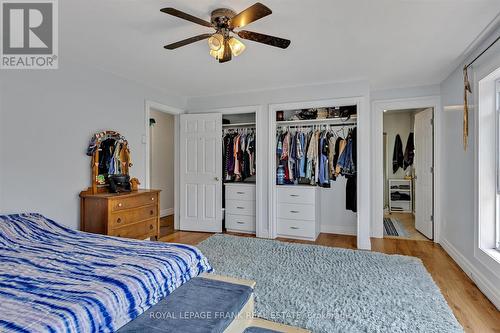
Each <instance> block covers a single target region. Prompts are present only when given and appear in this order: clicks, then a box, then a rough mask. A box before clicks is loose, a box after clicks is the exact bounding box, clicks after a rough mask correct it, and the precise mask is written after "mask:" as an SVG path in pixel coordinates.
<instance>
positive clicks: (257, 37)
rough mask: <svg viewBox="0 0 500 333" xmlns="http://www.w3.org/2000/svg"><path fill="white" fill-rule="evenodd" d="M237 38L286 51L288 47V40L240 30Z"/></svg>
mask: <svg viewBox="0 0 500 333" xmlns="http://www.w3.org/2000/svg"><path fill="white" fill-rule="evenodd" d="M238 36H240V37H241V38H243V39H248V40H252V41H254V42H258V43H263V44H267V45H271V46H275V47H279V48H282V49H286V48H287V47H288V46H289V45H290V43H291V42H290V41H289V40H288V39H284V38H279V37H274V36H269V35H264V34H259V33H257V32H252V31H247V30H242V31H240V32H238Z"/></svg>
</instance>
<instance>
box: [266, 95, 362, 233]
mask: <svg viewBox="0 0 500 333" xmlns="http://www.w3.org/2000/svg"><path fill="white" fill-rule="evenodd" d="M304 106H305V105H304ZM357 109H358V106H357V105H321V106H315V107H314V108H312V107H309V108H294V109H281V110H277V111H275V114H273V115H271V116H274V117H275V120H274V119H273V121H274V124H275V128H274V130H275V133H270V134H271V135H272V136H273V137H275V140H274V146H273V150H274V166H273V170H275V172H274V175H275V179H274V186H273V192H274V193H273V200H274V202H275V204H274V209H273V212H274V214H273V216H274V217H275V219H274V227H275V230H274V233H275V235H276V236H277V237H283V238H296V239H303V240H311V241H314V240H316V239H317V238H318V236H319V235H320V233H335V234H348V235H356V233H357V219H358V216H357V211H358V205H357V204H358V185H359V184H358V181H357V178H358V174H357V166H358V164H357V150H358V142H357V111H358V110H357Z"/></svg>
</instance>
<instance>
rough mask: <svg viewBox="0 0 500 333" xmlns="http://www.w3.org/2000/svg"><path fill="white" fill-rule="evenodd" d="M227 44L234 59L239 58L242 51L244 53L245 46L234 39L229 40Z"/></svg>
mask: <svg viewBox="0 0 500 333" xmlns="http://www.w3.org/2000/svg"><path fill="white" fill-rule="evenodd" d="M228 43H229V47H230V48H231V52H232V53H233V55H234V56H235V57H237V56H239V55H240V54H242V53H243V51H245V48H246V46H245V44H243V43H242V42H240V41H239V40H237V39H236V38H234V37H231V38H229V40H228Z"/></svg>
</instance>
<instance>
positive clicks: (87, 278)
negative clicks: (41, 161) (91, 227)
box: [0, 214, 212, 332]
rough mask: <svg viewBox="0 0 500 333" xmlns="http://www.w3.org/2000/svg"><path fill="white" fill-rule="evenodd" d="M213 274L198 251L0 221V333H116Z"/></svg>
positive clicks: (26, 219)
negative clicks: (181, 289)
mask: <svg viewBox="0 0 500 333" xmlns="http://www.w3.org/2000/svg"><path fill="white" fill-rule="evenodd" d="M210 271H212V268H211V267H210V264H209V263H208V260H207V258H206V257H205V256H204V255H203V254H202V253H201V252H200V251H199V250H198V249H197V248H195V247H193V246H188V245H182V244H172V243H161V242H148V241H138V240H130V239H123V238H116V237H109V236H102V235H96V234H89V233H84V232H80V231H75V230H72V229H69V228H66V227H64V226H62V225H61V224H58V223H56V222H54V221H52V220H50V219H47V218H45V217H44V216H42V215H40V214H16V215H3V216H0V332H4V331H12V332H113V331H115V330H117V329H118V328H120V327H122V326H123V325H125V324H127V323H128V322H130V321H131V320H133V319H134V318H136V317H138V316H139V315H140V314H142V313H143V312H144V311H146V310H147V309H148V308H150V307H151V306H152V305H154V304H156V303H157V302H158V301H159V300H160V299H162V298H164V297H165V296H167V295H169V294H170V293H171V292H172V291H174V290H175V289H176V288H178V287H179V286H181V285H183V284H184V283H185V282H187V281H189V280H190V279H191V278H193V277H196V276H198V275H199V274H201V273H204V272H210Z"/></svg>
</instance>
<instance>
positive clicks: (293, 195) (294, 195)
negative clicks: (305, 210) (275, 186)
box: [290, 194, 299, 198]
mask: <svg viewBox="0 0 500 333" xmlns="http://www.w3.org/2000/svg"><path fill="white" fill-rule="evenodd" d="M290 196H291V197H294V198H298V197H299V195H298V194H290Z"/></svg>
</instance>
